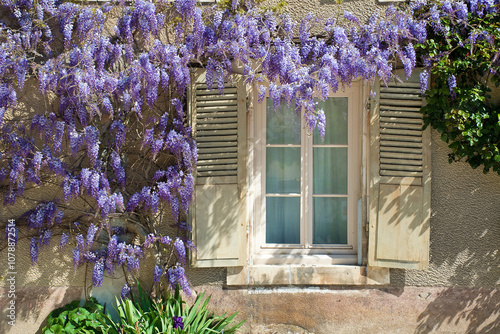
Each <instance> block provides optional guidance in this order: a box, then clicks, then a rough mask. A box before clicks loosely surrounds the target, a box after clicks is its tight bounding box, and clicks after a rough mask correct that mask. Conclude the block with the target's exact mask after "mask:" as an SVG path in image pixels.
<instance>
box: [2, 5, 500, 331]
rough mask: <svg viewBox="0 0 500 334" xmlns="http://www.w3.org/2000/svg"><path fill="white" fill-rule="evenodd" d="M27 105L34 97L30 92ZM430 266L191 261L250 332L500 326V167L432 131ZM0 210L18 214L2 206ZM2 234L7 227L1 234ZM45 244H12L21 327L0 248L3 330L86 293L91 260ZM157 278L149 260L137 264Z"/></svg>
mask: <svg viewBox="0 0 500 334" xmlns="http://www.w3.org/2000/svg"><path fill="white" fill-rule="evenodd" d="M289 2H290V6H291V7H290V9H288V11H289V12H290V13H292V14H293V15H294V16H295V17H300V16H303V15H305V14H306V13H308V12H310V11H316V12H321V13H322V15H323V16H325V17H326V16H335V15H337V14H338V13H341V12H342V11H343V10H344V9H346V10H350V11H352V12H354V13H356V14H360V15H361V16H362V17H364V18H366V17H368V16H369V15H371V13H372V12H373V11H374V10H376V8H377V6H379V4H377V3H376V2H375V1H363V0H352V1H347V0H346V1H344V3H343V4H342V5H341V6H338V5H337V4H335V1H332V0H330V1H324V0H307V1H299V0H292V1H289ZM31 105H32V106H33V107H36V106H37V105H38V103H37V102H36V100H33V101H32V103H31ZM432 139H433V146H432V176H433V179H432V203H431V207H432V217H431V249H430V250H431V251H430V253H431V257H430V266H429V269H428V270H425V271H412V270H391V285H389V286H386V287H382V288H380V287H378V288H371V287H368V288H361V289H358V288H353V287H349V286H345V287H335V288H329V287H322V288H318V287H279V288H258V287H254V288H250V289H246V288H239V289H229V288H227V287H226V286H225V282H226V270H225V269H223V268H210V269H189V270H188V276H189V277H190V279H191V282H192V284H193V286H194V288H195V290H199V291H201V290H207V291H209V292H210V293H212V294H213V298H212V303H211V304H212V307H214V308H215V309H217V310H219V311H223V312H226V311H228V312H231V311H240V312H241V314H240V316H239V319H243V318H246V319H248V321H247V323H246V324H245V327H244V332H249V333H267V332H273V333H274V332H277V333H286V332H287V331H292V332H303V333H306V332H314V333H358V332H363V333H366V332H368V333H370V332H386V333H396V332H399V333H413V332H417V333H429V332H432V331H438V332H439V331H441V332H449V333H460V332H466V331H471V332H478V331H485V332H492V333H494V332H500V318H499V316H498V305H499V304H500V290H497V288H498V287H499V286H498V284H499V283H500V282H499V278H500V258H499V254H498V252H499V247H500V246H499V241H500V176H498V175H496V174H493V173H490V174H487V175H484V174H483V173H482V171H481V170H472V169H471V168H470V167H469V166H468V165H467V164H465V163H454V164H451V165H450V164H449V163H448V158H447V154H448V149H447V147H446V144H445V143H443V142H441V141H440V138H439V135H438V134H437V133H436V132H435V131H433V132H432ZM0 213H1V214H0V220H1V221H2V222H5V221H6V220H7V219H9V218H12V217H14V216H16V213H15V212H10V211H8V210H6V208H3V209H2V210H0ZM2 238H3V236H2ZM57 244H58V242H57V238H55V239H54V240H53V243H52V246H51V248H52V251H49V252H47V251H41V252H40V256H39V261H38V263H37V264H36V265H34V266H32V265H31V263H30V259H29V240H28V239H21V241H20V242H19V245H18V247H17V252H16V269H17V274H16V292H17V299H16V301H17V307H18V312H17V313H16V315H17V321H16V324H17V326H16V327H10V326H8V324H7V321H8V319H7V318H6V314H7V310H6V307H7V302H8V298H7V297H6V294H7V292H8V288H5V286H6V284H5V283H6V282H5V280H4V279H5V278H6V273H7V256H6V250H5V249H2V250H0V276H1V277H2V279H0V333H15V334H17V333H35V332H37V331H38V330H39V329H40V328H41V327H42V326H43V320H44V319H45V317H46V316H47V314H48V313H49V312H50V311H51V310H52V309H54V308H55V307H58V306H61V305H63V304H65V303H67V302H70V301H71V300H73V299H75V298H80V297H81V296H83V295H85V293H84V288H83V287H84V285H85V282H86V285H87V286H88V285H89V282H90V281H91V271H92V268H88V269H87V270H85V268H80V269H78V270H74V269H73V266H72V259H71V252H70V248H68V250H66V251H60V250H59V249H58V247H57ZM141 278H142V279H143V280H144V282H148V281H151V270H147V269H146V270H144V272H142V273H141Z"/></svg>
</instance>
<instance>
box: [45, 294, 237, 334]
mask: <svg viewBox="0 0 500 334" xmlns="http://www.w3.org/2000/svg"><path fill="white" fill-rule="evenodd" d="M209 301H210V297H207V298H205V293H202V294H200V295H198V296H197V297H196V299H195V301H194V304H193V305H192V306H191V307H188V306H187V305H186V302H185V301H183V300H182V297H181V294H180V291H179V286H177V288H176V289H175V292H174V294H173V296H168V297H166V298H160V299H159V300H153V299H152V298H151V297H150V296H149V294H147V293H145V292H144V290H142V288H141V287H140V285H139V293H138V294H137V296H135V297H134V296H132V298H131V299H129V298H124V299H119V300H118V299H117V311H118V316H119V320H116V321H115V320H113V319H112V318H111V317H110V315H109V313H107V312H106V311H105V309H104V307H103V306H102V305H100V304H99V303H98V301H97V300H96V299H95V298H93V297H92V298H90V299H89V300H88V301H87V302H86V303H85V304H84V305H83V306H80V301H78V300H75V301H73V302H71V303H70V304H67V305H65V306H63V307H61V308H58V309H56V310H54V311H52V312H51V313H50V315H49V317H48V319H47V322H48V324H47V326H46V327H44V328H43V329H42V333H43V334H57V333H61V334H62V333H64V334H72V333H110V334H157V333H167V334H180V333H189V334H201V333H227V334H231V333H235V332H236V331H237V330H238V329H239V328H240V327H241V325H242V324H243V323H244V321H242V322H240V323H238V324H235V325H233V324H231V322H232V321H233V319H234V318H235V317H236V314H237V313H235V314H233V315H230V316H227V315H226V314H224V315H222V316H217V315H214V314H213V313H212V312H210V311H209V309H208V303H209ZM105 312H106V313H105Z"/></svg>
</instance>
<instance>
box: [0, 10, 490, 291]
mask: <svg viewBox="0 0 500 334" xmlns="http://www.w3.org/2000/svg"><path fill="white" fill-rule="evenodd" d="M497 7H498V2H497V1H493V0H491V1H487V0H481V1H476V0H474V1H469V2H450V1H442V2H439V3H434V2H431V3H429V4H428V3H426V2H424V1H418V2H415V3H413V4H411V5H410V6H409V8H406V9H397V8H395V7H392V6H391V7H388V8H387V10H386V11H385V12H381V13H374V14H373V16H372V17H371V18H370V19H369V20H368V21H367V22H360V21H359V19H358V18H356V17H355V16H354V15H352V14H351V13H348V12H344V15H343V18H340V19H337V20H336V19H333V18H325V19H322V18H319V17H316V16H313V15H312V14H310V15H307V16H306V17H305V18H304V19H303V20H302V21H301V22H296V21H294V20H293V19H292V18H291V17H290V16H289V15H286V14H278V13H276V12H274V11H271V10H263V9H261V8H259V7H258V6H256V5H255V3H253V2H251V1H246V2H238V1H234V0H233V1H232V2H223V5H220V6H217V5H215V6H207V5H204V6H203V5H201V4H199V3H196V1H195V0H174V1H167V0H159V1H150V0H136V1H133V2H131V3H127V4H125V3H122V2H108V3H104V4H98V5H90V4H77V3H72V2H56V1H53V0H39V1H36V2H34V1H33V0H17V1H12V0H2V7H1V17H2V19H3V21H2V22H1V26H0V38H1V45H0V136H1V139H2V140H1V143H0V145H1V154H0V185H1V189H2V193H3V194H4V196H3V203H4V205H11V206H16V205H18V199H20V198H22V199H24V200H30V199H31V200H32V202H31V203H33V205H32V207H31V208H30V210H29V211H27V212H25V213H24V214H23V215H21V216H20V217H15V218H16V221H17V222H18V225H21V224H22V223H23V222H24V223H25V224H26V226H27V227H28V232H27V234H26V236H27V237H29V238H30V245H31V247H30V249H31V260H32V262H33V263H35V262H37V259H38V253H39V250H40V249H42V248H44V247H47V246H48V245H49V244H50V240H51V237H52V236H53V235H60V248H64V247H69V246H70V245H71V246H72V247H73V250H72V252H73V265H74V267H75V268H78V267H80V266H82V265H84V264H91V265H93V279H92V282H93V285H94V286H100V285H101V284H102V282H103V275H104V273H105V272H106V271H107V272H108V274H109V275H111V276H113V275H114V273H115V270H116V268H117V267H122V268H126V269H128V270H129V271H130V272H132V273H136V272H138V271H139V268H140V261H141V259H143V258H144V256H145V252H146V251H147V250H148V249H152V250H154V251H155V252H156V253H158V254H160V255H161V256H160V257H159V260H158V261H157V264H156V266H155V268H154V281H155V283H159V282H160V281H161V280H162V278H163V279H165V280H166V282H167V284H168V286H170V287H175V286H176V285H177V284H179V285H180V286H181V287H182V289H183V290H184V291H185V292H189V283H188V280H187V278H186V275H185V266H186V248H192V249H194V245H193V243H192V242H191V240H190V239H189V226H188V224H187V223H186V213H187V210H188V208H189V204H190V202H191V200H192V198H193V192H194V177H195V169H196V161H197V149H196V143H195V142H194V140H193V138H192V134H191V129H190V127H189V125H188V122H187V118H186V92H187V90H188V89H189V88H190V84H191V70H192V69H193V68H199V67H203V68H205V69H206V80H207V85H208V87H210V88H213V89H214V90H217V91H218V92H219V93H221V94H222V93H223V91H224V83H225V80H227V79H228V78H229V77H228V75H229V74H230V73H232V70H233V68H235V67H238V68H242V69H243V75H244V77H245V80H246V82H247V83H248V84H250V85H253V86H254V87H255V89H257V90H258V92H259V94H258V95H259V99H263V98H264V97H265V96H266V94H268V96H269V97H270V98H271V99H272V100H273V102H274V104H275V105H278V104H279V103H288V104H291V103H292V101H293V103H295V107H296V110H297V112H298V113H300V114H302V115H303V117H304V118H305V120H306V124H307V126H308V128H309V129H310V130H311V131H313V130H314V129H315V128H318V130H319V132H320V133H321V134H322V135H324V133H325V124H326V121H325V114H324V112H323V111H322V110H317V108H316V102H315V101H316V98H317V97H319V98H322V99H325V98H327V97H328V94H329V92H330V91H333V92H336V91H337V90H339V89H342V87H343V86H346V85H347V86H348V85H350V84H351V83H352V82H353V81H354V80H359V79H363V80H368V81H372V82H373V81H374V80H375V78H377V77H378V78H380V79H381V80H382V81H384V82H388V81H389V80H397V79H398V78H394V75H393V70H394V69H395V68H396V67H398V66H402V67H403V68H404V72H405V75H406V76H407V77H409V76H410V75H411V73H412V71H413V69H414V68H415V67H416V66H418V65H419V62H420V60H419V59H417V58H418V57H417V54H416V51H415V45H423V44H424V43H425V42H426V40H427V36H428V31H429V29H432V30H433V31H434V33H435V34H439V33H440V32H441V31H442V30H443V26H442V25H441V20H442V19H443V18H445V17H446V18H448V19H449V20H455V21H458V22H462V23H463V24H465V25H466V24H467V20H468V19H470V18H471V17H474V16H477V15H482V13H486V12H495V13H496V11H497ZM318 31H319V33H318ZM464 43H473V42H472V36H471V37H470V38H469V40H467V41H464ZM440 57H443V55H440V54H436V55H433V57H430V56H429V55H424V57H423V58H422V61H421V63H422V64H423V65H424V67H425V69H426V70H425V71H424V72H423V73H422V74H421V78H422V83H423V86H422V91H423V92H425V90H426V86H425V85H426V83H427V81H428V80H427V77H428V76H429V71H430V70H431V68H432V64H434V63H436V62H437V61H439V59H440ZM422 64H420V65H422ZM451 80H453V78H452V77H450V87H452V86H453V83H452V81H451ZM36 86H37V87H38V91H39V94H38V95H37V94H36V92H31V94H34V95H36V96H39V97H40V102H39V103H37V105H36V107H33V108H32V109H30V108H27V107H26V106H27V104H26V103H25V100H23V98H24V96H25V95H26V92H29V90H32V89H33V87H36ZM450 94H454V92H453V90H451V93H450ZM44 189H47V191H45V190H44ZM54 189H55V191H53V190H54ZM40 192H42V193H44V194H45V193H49V194H53V193H54V194H56V195H54V196H53V198H46V197H43V198H39V197H38V198H37V197H36V193H40ZM23 205H26V201H24V202H23ZM165 212H168V214H169V215H171V218H170V219H169V221H173V222H174V229H170V231H171V232H172V233H171V234H169V235H167V234H168V233H166V232H165V229H161V228H160V225H161V222H163V221H164V220H165V218H164V217H165V215H166V214H165ZM4 221H6V220H5V219H4ZM129 290H130V287H129V285H128V284H127V285H126V286H125V287H124V291H123V293H124V294H127V293H128V291H129Z"/></svg>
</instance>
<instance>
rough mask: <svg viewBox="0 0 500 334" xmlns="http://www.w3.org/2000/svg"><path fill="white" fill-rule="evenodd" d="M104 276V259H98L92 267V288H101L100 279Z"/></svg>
mask: <svg viewBox="0 0 500 334" xmlns="http://www.w3.org/2000/svg"><path fill="white" fill-rule="evenodd" d="M103 275H104V259H103V258H100V259H99V260H98V261H97V262H96V263H95V265H94V270H93V271H92V284H93V285H94V286H102V278H103Z"/></svg>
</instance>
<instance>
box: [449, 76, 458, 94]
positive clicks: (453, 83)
mask: <svg viewBox="0 0 500 334" xmlns="http://www.w3.org/2000/svg"><path fill="white" fill-rule="evenodd" d="M456 87H457V79H456V78H455V76H454V75H453V74H451V75H450V76H449V77H448V88H449V89H450V95H451V97H452V98H453V99H455V98H456V97H457V94H456V93H455V91H454V89H455V88H456Z"/></svg>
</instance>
